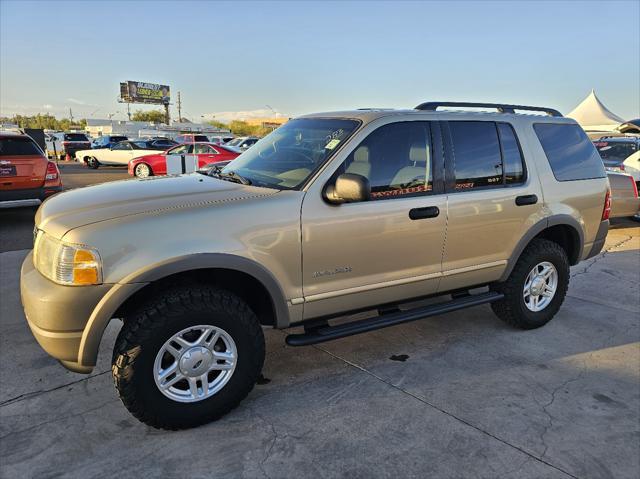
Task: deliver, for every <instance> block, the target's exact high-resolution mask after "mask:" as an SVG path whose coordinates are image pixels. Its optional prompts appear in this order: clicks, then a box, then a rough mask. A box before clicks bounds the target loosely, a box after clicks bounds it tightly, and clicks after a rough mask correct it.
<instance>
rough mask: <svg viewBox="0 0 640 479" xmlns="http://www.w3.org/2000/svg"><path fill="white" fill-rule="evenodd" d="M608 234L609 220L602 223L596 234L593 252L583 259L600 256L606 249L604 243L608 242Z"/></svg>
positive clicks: (592, 247)
mask: <svg viewBox="0 0 640 479" xmlns="http://www.w3.org/2000/svg"><path fill="white" fill-rule="evenodd" d="M607 233H609V220H605V221H602V222H600V227H599V228H598V232H597V233H596V238H595V240H593V245H592V246H591V250H590V251H589V254H588V255H587V256H585V257H584V258H583V259H589V258H593V257H594V256H597V255H599V254H600V251H602V248H603V247H604V242H605V241H606V240H607Z"/></svg>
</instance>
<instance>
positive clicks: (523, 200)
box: [516, 195, 538, 206]
mask: <svg viewBox="0 0 640 479" xmlns="http://www.w3.org/2000/svg"><path fill="white" fill-rule="evenodd" d="M537 202H538V195H522V196H516V205H517V206H526V205H535V204H536V203H537Z"/></svg>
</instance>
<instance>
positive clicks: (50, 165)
mask: <svg viewBox="0 0 640 479" xmlns="http://www.w3.org/2000/svg"><path fill="white" fill-rule="evenodd" d="M59 176H60V171H58V167H57V166H56V164H55V163H54V162H53V161H48V162H47V173H46V175H45V176H44V179H45V181H53V180H57V179H58V177H59Z"/></svg>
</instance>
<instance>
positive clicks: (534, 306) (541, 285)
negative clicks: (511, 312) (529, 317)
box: [522, 261, 558, 313]
mask: <svg viewBox="0 0 640 479" xmlns="http://www.w3.org/2000/svg"><path fill="white" fill-rule="evenodd" d="M557 289H558V271H556V267H555V266H554V265H553V264H552V263H550V262H548V261H543V262H542V263H538V264H537V265H535V266H534V267H533V269H532V270H531V272H530V273H529V274H528V275H527V279H526V280H525V282H524V288H523V290H522V297H523V299H524V304H525V306H526V307H527V308H528V309H529V311H533V312H534V313H536V312H538V311H542V310H543V309H544V308H546V307H547V306H549V304H550V303H551V301H552V300H553V297H554V296H555V294H556V290H557Z"/></svg>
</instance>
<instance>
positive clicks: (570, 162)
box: [533, 123, 605, 181]
mask: <svg viewBox="0 0 640 479" xmlns="http://www.w3.org/2000/svg"><path fill="white" fill-rule="evenodd" d="M533 128H534V130H535V132H536V135H538V139H539V140H540V144H541V145H542V148H543V149H544V153H545V154H546V155H547V159H548V160H549V164H550V165H551V169H552V170H553V175H554V176H555V177H556V180H558V181H573V180H588V179H591V178H604V177H605V170H604V165H603V164H602V160H601V159H600V155H598V152H597V150H596V148H595V147H594V146H593V143H591V141H589V138H588V137H587V135H586V133H585V132H584V130H583V129H582V128H580V126H578V125H568V124H567V125H559V124H554V123H538V124H536V125H533Z"/></svg>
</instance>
